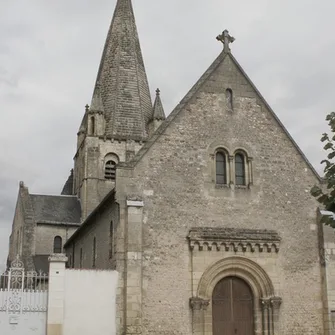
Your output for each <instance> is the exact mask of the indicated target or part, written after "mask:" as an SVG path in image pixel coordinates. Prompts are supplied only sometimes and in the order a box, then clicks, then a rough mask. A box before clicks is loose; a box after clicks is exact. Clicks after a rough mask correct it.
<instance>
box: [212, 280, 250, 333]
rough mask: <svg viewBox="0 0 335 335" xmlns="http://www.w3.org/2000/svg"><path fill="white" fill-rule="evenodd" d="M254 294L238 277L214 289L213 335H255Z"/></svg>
mask: <svg viewBox="0 0 335 335" xmlns="http://www.w3.org/2000/svg"><path fill="white" fill-rule="evenodd" d="M253 314H254V313H253V294H252V291H251V289H250V287H249V285H248V284H247V283H246V282H245V281H244V280H242V279H240V278H238V277H226V278H224V279H222V280H221V281H219V282H218V283H217V285H216V286H215V288H214V291H213V297H212V316H213V335H253V334H254V325H253Z"/></svg>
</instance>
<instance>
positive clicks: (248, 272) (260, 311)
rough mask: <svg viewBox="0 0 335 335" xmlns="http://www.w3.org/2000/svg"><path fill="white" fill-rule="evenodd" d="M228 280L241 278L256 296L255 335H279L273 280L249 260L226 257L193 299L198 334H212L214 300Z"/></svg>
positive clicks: (211, 270) (205, 277)
mask: <svg viewBox="0 0 335 335" xmlns="http://www.w3.org/2000/svg"><path fill="white" fill-rule="evenodd" d="M225 277H238V278H241V279H243V280H244V281H245V282H246V283H248V285H249V286H250V288H251V290H252V293H253V296H254V326H255V329H254V334H255V335H278V334H279V329H278V327H279V324H278V317H279V308H280V304H281V298H279V297H277V296H276V295H275V292H274V287H273V284H272V281H271V279H270V278H269V276H268V275H267V273H266V272H265V271H264V270H263V269H262V267H261V266H260V265H258V264H257V263H255V262H254V261H251V260H250V259H248V258H245V257H239V256H233V257H227V258H224V259H222V260H220V261H218V262H216V263H214V264H212V265H211V266H209V268H208V269H207V270H206V271H205V272H204V274H203V275H202V277H201V279H200V282H199V285H198V289H197V296H196V297H193V298H191V301H190V303H191V307H192V308H193V329H194V333H195V334H198V335H212V333H213V331H212V328H213V325H212V304H211V298H212V294H213V290H214V288H215V286H216V285H217V283H218V282H219V281H220V280H222V279H223V278H225Z"/></svg>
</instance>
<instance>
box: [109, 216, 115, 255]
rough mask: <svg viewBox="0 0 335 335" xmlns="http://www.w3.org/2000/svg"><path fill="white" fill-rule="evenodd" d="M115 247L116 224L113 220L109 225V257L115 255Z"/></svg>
mask: <svg viewBox="0 0 335 335" xmlns="http://www.w3.org/2000/svg"><path fill="white" fill-rule="evenodd" d="M113 249H114V224H113V221H111V223H110V227H109V258H112V257H113Z"/></svg>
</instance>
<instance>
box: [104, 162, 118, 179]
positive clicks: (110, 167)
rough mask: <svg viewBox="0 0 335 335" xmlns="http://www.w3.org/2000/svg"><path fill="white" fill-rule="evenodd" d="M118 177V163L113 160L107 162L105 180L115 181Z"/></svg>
mask: <svg viewBox="0 0 335 335" xmlns="http://www.w3.org/2000/svg"><path fill="white" fill-rule="evenodd" d="M115 176H116V163H115V162H114V161H112V160H110V161H108V162H106V165H105V179H108V180H115Z"/></svg>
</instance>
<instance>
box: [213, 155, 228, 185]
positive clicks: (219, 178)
mask: <svg viewBox="0 0 335 335" xmlns="http://www.w3.org/2000/svg"><path fill="white" fill-rule="evenodd" d="M215 163H216V184H219V185H224V184H227V165H226V155H225V154H224V153H223V152H221V151H219V152H217V153H216V157H215Z"/></svg>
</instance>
